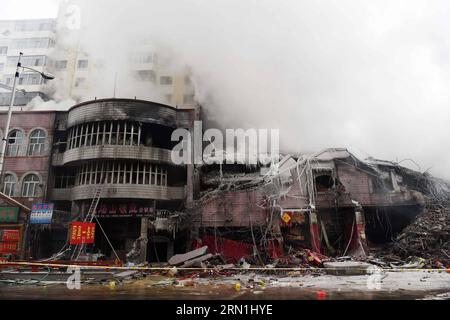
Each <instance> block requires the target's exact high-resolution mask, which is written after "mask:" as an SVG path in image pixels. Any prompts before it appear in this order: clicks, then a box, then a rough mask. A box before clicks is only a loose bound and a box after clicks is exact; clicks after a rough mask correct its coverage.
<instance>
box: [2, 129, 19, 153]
mask: <svg viewBox="0 0 450 320" xmlns="http://www.w3.org/2000/svg"><path fill="white" fill-rule="evenodd" d="M22 140H23V133H22V131H20V130H13V131H11V133H10V134H9V136H8V146H7V148H6V155H7V156H9V157H17V155H18V154H19V149H20V145H21V144H22Z"/></svg>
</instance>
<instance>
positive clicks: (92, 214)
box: [71, 179, 105, 261]
mask: <svg viewBox="0 0 450 320" xmlns="http://www.w3.org/2000/svg"><path fill="white" fill-rule="evenodd" d="M103 182H104V179H103V181H102V183H101V184H100V185H99V186H98V187H97V190H95V194H94V197H93V198H92V202H91V205H90V207H89V210H88V213H87V215H86V217H84V220H83V222H92V220H94V217H95V212H96V210H97V206H98V203H99V202H100V198H101V194H102V191H103V188H104V186H105V185H104V183H103ZM85 247H86V245H85V244H81V245H78V244H77V245H76V246H75V248H74V250H73V253H72V256H71V260H74V257H75V261H78V258H79V257H80V254H81V253H82V252H83V250H84V249H85Z"/></svg>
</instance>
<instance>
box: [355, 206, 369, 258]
mask: <svg viewBox="0 0 450 320" xmlns="http://www.w3.org/2000/svg"><path fill="white" fill-rule="evenodd" d="M355 222H356V230H354V231H356V236H357V237H358V238H357V249H358V247H359V249H360V250H361V251H362V252H361V254H363V255H364V256H365V255H367V254H368V252H369V250H368V245H367V237H366V221H365V219H364V212H363V209H362V207H361V206H357V207H356V209H355Z"/></svg>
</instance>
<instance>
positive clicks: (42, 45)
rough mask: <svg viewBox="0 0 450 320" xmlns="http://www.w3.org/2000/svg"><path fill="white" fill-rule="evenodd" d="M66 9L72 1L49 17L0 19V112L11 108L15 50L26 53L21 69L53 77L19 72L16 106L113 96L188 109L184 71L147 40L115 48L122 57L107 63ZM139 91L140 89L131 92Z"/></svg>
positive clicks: (190, 90)
mask: <svg viewBox="0 0 450 320" xmlns="http://www.w3.org/2000/svg"><path fill="white" fill-rule="evenodd" d="M69 6H70V1H66V2H61V3H60V10H59V13H58V16H57V17H56V18H53V19H36V20H34V19H31V20H8V21H0V109H5V106H8V105H9V102H10V98H11V88H10V87H11V86H12V84H13V77H14V74H15V68H16V65H17V61H18V57H19V52H23V54H24V55H23V57H22V65H24V66H29V67H32V68H34V69H36V70H38V71H46V72H50V73H52V74H53V75H55V77H56V79H54V80H52V81H47V80H44V79H42V78H41V77H40V76H39V74H37V73H32V72H27V71H25V72H21V76H20V78H19V79H18V86H17V89H19V90H24V91H25V92H23V91H18V93H17V95H16V99H15V100H16V101H15V105H17V106H22V107H23V106H25V105H27V104H28V103H29V102H30V101H31V99H33V98H34V97H35V96H37V95H39V96H41V98H42V99H43V100H47V99H54V100H56V101H62V100H66V99H69V98H71V99H73V100H74V101H75V102H81V101H86V100H90V99H95V98H109V97H115V96H116V93H117V96H120V97H126V98H128V97H130V98H134V97H136V98H137V99H146V100H148V99H151V100H152V101H157V102H159V103H164V104H167V105H170V106H173V107H178V108H182V107H188V108H189V107H192V105H193V104H194V100H195V98H194V92H195V90H194V85H193V83H192V79H191V77H190V70H189V68H188V67H185V68H178V69H174V68H173V65H171V62H170V61H168V59H167V58H168V57H165V56H163V55H161V54H160V53H159V52H158V50H157V49H155V48H154V47H153V45H152V41H151V39H144V38H138V39H130V40H129V41H128V42H126V43H120V44H118V46H120V48H121V50H122V51H123V52H124V54H125V55H126V56H127V57H126V59H120V60H119V59H118V61H114V60H113V61H105V59H108V55H106V57H105V56H104V57H98V56H95V55H92V52H90V51H92V48H91V49H89V48H87V47H86V46H85V44H84V42H83V41H82V40H83V38H84V37H86V36H87V35H89V29H88V28H87V27H82V28H80V29H74V28H72V27H71V26H70V22H69V21H68V19H69V18H70V15H68V13H67V10H68V9H67V8H68V7H69ZM103 58H105V59H103ZM113 78H116V79H113ZM124 79H126V81H125V80H124ZM106 80H108V81H109V82H108V83H107V84H105V82H106ZM121 80H122V82H121ZM105 87H106V88H105ZM125 87H126V88H125ZM137 87H138V88H139V90H134V89H135V88H137ZM139 95H141V96H139Z"/></svg>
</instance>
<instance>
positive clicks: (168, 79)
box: [159, 76, 173, 85]
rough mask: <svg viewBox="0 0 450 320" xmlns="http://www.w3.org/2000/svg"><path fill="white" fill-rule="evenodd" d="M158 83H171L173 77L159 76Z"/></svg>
mask: <svg viewBox="0 0 450 320" xmlns="http://www.w3.org/2000/svg"><path fill="white" fill-rule="evenodd" d="M159 83H160V84H162V85H172V83H173V79H172V77H167V76H163V77H160V78H159Z"/></svg>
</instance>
